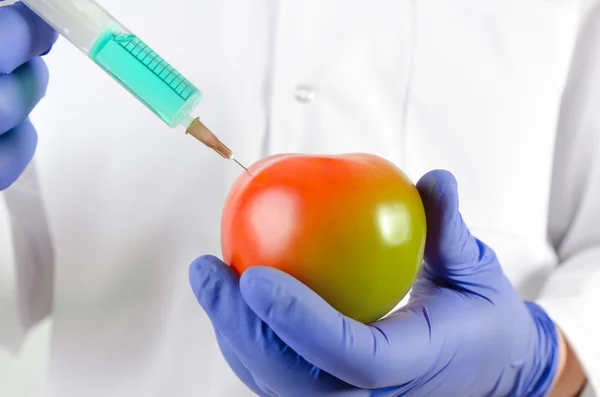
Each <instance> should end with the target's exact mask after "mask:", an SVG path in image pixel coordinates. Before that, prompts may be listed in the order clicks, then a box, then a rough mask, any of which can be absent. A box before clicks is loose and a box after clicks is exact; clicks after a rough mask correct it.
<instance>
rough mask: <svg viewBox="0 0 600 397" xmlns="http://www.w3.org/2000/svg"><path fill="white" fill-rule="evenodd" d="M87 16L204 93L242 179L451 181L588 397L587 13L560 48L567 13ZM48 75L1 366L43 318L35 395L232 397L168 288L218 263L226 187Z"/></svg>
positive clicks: (593, 278) (593, 339)
mask: <svg viewBox="0 0 600 397" xmlns="http://www.w3.org/2000/svg"><path fill="white" fill-rule="evenodd" d="M102 4H104V5H105V6H106V7H107V8H108V9H109V10H111V12H113V13H114V14H115V15H116V16H117V17H119V18H120V19H122V20H123V21H125V22H126V23H127V25H128V27H129V28H130V29H132V30H133V31H134V32H137V34H138V35H140V36H141V37H142V39H144V40H145V41H146V42H147V43H148V44H150V45H151V46H152V47H153V48H154V49H155V50H156V51H157V52H159V53H160V54H162V55H163V56H164V57H165V58H166V59H167V60H169V61H170V62H171V63H172V64H173V65H174V66H175V67H177V68H178V69H179V70H180V71H181V72H182V73H183V74H184V75H186V76H187V77H188V78H189V79H190V80H191V81H193V82H194V83H196V84H197V85H198V86H199V87H200V88H201V90H203V91H204V94H205V96H204V99H203V102H202V104H201V106H200V107H199V114H200V116H201V118H202V119H203V121H204V122H205V123H206V124H207V125H208V126H209V127H210V128H211V129H213V130H214V131H215V132H217V133H218V134H219V136H220V137H221V139H222V140H223V141H224V142H226V143H227V144H228V145H230V146H231V147H232V148H233V149H234V151H235V152H236V154H237V157H238V158H239V159H240V160H241V161H242V162H245V163H247V164H249V163H252V162H254V161H256V160H258V159H260V158H261V157H263V156H265V155H267V154H273V153H279V152H305V153H317V152H320V153H344V152H355V151H359V152H371V153H376V154H378V155H381V156H384V157H386V158H388V159H390V160H392V161H394V162H395V163H396V164H398V165H399V166H400V167H401V168H402V169H404V170H405V171H406V172H407V173H408V174H409V176H411V178H413V179H414V180H415V181H416V180H417V179H418V178H419V177H420V176H421V175H422V174H424V173H425V172H427V171H429V170H431V169H434V168H445V169H448V170H450V171H451V172H453V173H454V174H455V175H456V177H457V179H458V181H459V185H460V199H461V208H462V211H463V214H464V216H465V218H466V221H467V222H468V224H469V225H470V226H471V228H472V231H473V233H474V234H475V235H477V236H478V237H480V238H481V239H482V240H484V241H485V242H486V243H488V244H489V245H491V246H492V247H493V248H494V249H495V250H496V252H497V253H498V255H499V257H500V260H501V262H502V264H503V266H504V269H505V270H506V273H507V274H508V276H509V277H510V279H511V280H512V281H513V282H514V285H515V286H516V287H517V288H518V289H519V291H520V292H521V293H522V295H523V297H524V298H526V299H535V300H537V301H539V302H540V303H541V304H542V305H543V306H544V307H545V308H546V309H547V310H548V311H549V313H550V314H551V315H552V316H553V317H554V318H555V319H556V321H557V323H558V324H559V326H560V327H562V328H563V329H564V331H565V332H566V335H567V337H568V338H569V339H570V340H571V343H572V344H573V346H574V348H575V350H576V351H577V354H578V355H579V357H580V359H581V360H582V362H583V365H584V366H585V369H586V371H587V375H588V378H589V382H590V385H589V387H588V391H587V393H588V395H590V396H594V395H598V394H596V393H595V392H594V390H593V389H597V390H600V341H599V340H598V335H600V322H599V320H598V303H599V302H600V295H599V293H600V228H599V227H598V225H599V224H600V147H599V144H600V143H599V141H600V140H599V139H598V138H599V136H600V78H598V77H600V72H598V70H600V68H599V67H600V56H599V53H600V30H599V28H598V27H599V26H600V14H598V12H596V14H595V16H594V18H595V25H596V26H595V27H594V28H592V29H591V30H590V29H587V30H585V31H584V34H583V35H582V37H583V39H584V41H586V43H584V46H583V47H582V48H580V49H579V50H577V51H575V49H576V48H577V47H576V45H575V44H576V39H577V32H578V30H579V27H580V26H582V21H584V20H585V19H584V18H583V17H584V16H585V15H587V14H586V13H585V10H586V8H584V7H583V6H582V5H581V4H579V2H578V1H575V0H572V1H568V0H502V1H488V2H482V1H479V0H464V1H449V0H427V1H425V0H379V1H371V2H366V1H359V0H328V1H323V0H296V1H275V0H256V1H247V0H226V1H222V0H219V1H217V0H203V1H186V0H173V1H170V2H169V6H168V7H166V6H165V3H164V2H163V1H159V0H145V1H141V0H131V1H121V0H105V1H102ZM140 9H142V10H144V11H143V12H140ZM161 23H164V26H163V27H159V26H160V24H161ZM47 60H48V64H49V67H50V71H51V73H50V74H51V84H50V87H49V90H48V95H47V97H46V99H45V100H44V101H43V103H42V104H41V105H40V106H39V107H38V109H37V110H36V111H35V113H34V115H33V120H34V122H35V123H36V126H37V128H38V129H39V136H40V141H39V149H38V151H37V155H36V158H35V162H34V163H33V165H32V166H31V167H30V168H29V169H28V170H27V173H26V174H25V175H24V176H23V177H22V178H21V179H20V180H19V181H18V183H16V184H15V185H14V186H12V187H11V188H10V189H8V190H7V191H6V192H4V193H3V194H2V197H3V200H0V203H2V204H1V206H0V208H1V209H0V236H1V238H0V261H1V262H0V264H1V266H0V269H1V270H2V274H1V280H2V284H0V285H2V291H0V298H1V299H0V315H1V316H2V317H1V318H0V320H1V322H2V325H1V331H0V343H1V344H2V345H4V346H5V347H7V348H9V349H12V350H15V351H16V349H18V347H19V345H20V343H21V341H22V338H23V337H24V335H26V333H27V331H28V330H29V329H30V328H31V327H32V325H33V324H35V323H36V322H37V321H39V320H40V319H42V318H44V317H46V316H52V319H53V328H52V337H51V341H50V344H51V345H50V353H49V354H50V362H49V364H48V373H47V384H46V386H45V387H44V390H45V394H44V396H46V397H72V396H73V397H75V396H77V397H79V396H86V397H105V396H111V397H134V396H135V397H138V396H139V397H142V396H143V397H158V396H161V397H162V396H174V397H205V396H206V397H233V396H236V397H243V396H250V395H251V394H250V392H249V391H247V389H246V388H245V387H244V386H243V385H242V384H241V383H240V382H239V381H238V380H237V378H236V377H235V376H234V375H233V374H232V372H230V370H229V369H228V367H227V365H226V364H225V362H224V360H223V359H222V357H221V355H220V352H219V349H218V346H217V344H216V342H215V338H214V336H213V330H212V327H211V324H210V322H209V321H208V319H207V317H206V316H205V314H204V312H203V311H202V309H201V308H200V306H199V305H198V304H197V302H196V301H195V298H194V296H193V294H192V292H191V290H190V287H189V283H188V276H187V272H188V265H189V263H190V262H191V261H192V260H193V259H194V258H195V257H196V256H199V255H201V254H205V253H211V254H216V255H219V254H220V246H219V240H220V236H219V221H220V212H221V208H222V204H223V199H224V197H225V195H226V194H227V191H228V189H229V187H230V185H231V183H232V181H233V180H234V179H235V178H236V176H237V175H238V174H239V173H240V169H239V168H238V167H237V166H235V165H234V164H233V163H229V162H226V161H224V160H222V159H221V158H219V157H218V156H217V155H216V154H214V153H212V152H210V151H208V149H206V148H204V147H203V146H201V145H200V144H198V143H197V142H195V141H194V140H193V139H192V138H190V137H189V136H185V135H184V134H183V131H182V130H175V131H173V130H170V129H169V128H167V127H165V126H164V125H163V124H162V123H161V122H160V121H159V120H157V119H156V118H155V117H154V115H152V114H151V113H150V112H149V111H147V110H146V109H145V108H143V107H142V106H141V105H140V104H139V103H137V102H136V101H135V100H134V99H133V98H131V97H130V96H129V95H128V94H127V93H126V92H125V91H124V90H122V89H121V88H120V87H119V86H117V85H116V84H114V83H113V82H112V80H111V79H110V78H109V77H107V76H106V75H104V74H103V73H102V72H100V71H99V70H98V69H97V68H96V67H95V66H94V65H93V64H92V63H91V62H90V61H89V60H88V59H86V58H85V57H83V56H82V55H81V54H80V53H79V52H78V51H77V50H75V49H74V48H72V47H71V46H70V45H69V44H68V43H67V42H66V41H65V40H61V41H60V42H59V43H58V44H57V46H56V47H55V49H54V51H53V52H52V53H51V55H50V56H48V57H47ZM595 77H596V78H595ZM302 86H304V88H299V87H302ZM555 141H557V142H558V143H557V145H555ZM553 165H554V167H553ZM0 375H1V374H0Z"/></svg>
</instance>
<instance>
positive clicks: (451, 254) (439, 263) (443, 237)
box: [417, 170, 499, 284]
mask: <svg viewBox="0 0 600 397" xmlns="http://www.w3.org/2000/svg"><path fill="white" fill-rule="evenodd" d="M417 189H418V191H419V193H420V195H421V200H422V201H423V205H424V208H425V214H426V217H427V242H426V246H425V258H424V259H425V270H427V272H428V273H429V275H430V276H431V277H433V278H434V279H438V280H448V281H453V282H456V283H459V284H460V283H461V282H462V281H467V280H468V279H471V278H472V277H477V274H479V273H480V272H481V271H485V270H486V269H490V268H491V267H497V266H499V265H498V263H497V261H496V260H495V254H494V252H493V251H492V250H491V249H490V248H489V247H487V246H486V245H485V244H483V243H482V242H481V241H479V240H478V239H477V238H475V237H473V235H471V232H470V231H469V229H468V227H467V225H466V224H465V222H464V221H463V218H462V215H461V214H460V211H459V205H458V204H459V200H458V184H457V182H456V179H455V178H454V176H453V175H452V174H451V173H450V172H448V171H444V170H434V171H430V172H428V173H427V174H425V175H424V176H423V177H422V178H421V179H420V180H419V182H418V183H417Z"/></svg>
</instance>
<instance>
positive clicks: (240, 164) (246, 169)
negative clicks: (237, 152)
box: [231, 157, 250, 173]
mask: <svg viewBox="0 0 600 397" xmlns="http://www.w3.org/2000/svg"><path fill="white" fill-rule="evenodd" d="M231 159H232V160H233V161H235V162H236V163H237V164H238V165H239V166H240V167H242V168H243V169H244V170H245V171H246V172H247V173H250V171H248V168H246V167H244V166H243V165H242V163H240V162H239V161H237V160H236V159H235V158H233V157H232V158H231Z"/></svg>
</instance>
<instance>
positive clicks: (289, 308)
mask: <svg viewBox="0 0 600 397" xmlns="http://www.w3.org/2000/svg"><path fill="white" fill-rule="evenodd" d="M240 289H241V292H242V295H243V297H244V300H245V301H246V303H247V304H248V306H250V308H251V309H252V311H253V312H255V313H256V314H257V315H258V316H259V317H260V318H261V319H262V320H263V321H264V322H265V323H267V324H268V325H269V327H270V328H271V329H272V330H273V331H274V332H275V334H276V335H278V336H279V337H280V338H281V339H282V340H283V341H284V342H285V343H286V344H287V345H289V346H290V347H291V348H292V349H293V350H294V351H296V352H297V353H298V354H300V356H302V357H304V358H305V359H306V360H307V361H308V362H310V363H311V364H313V365H315V366H316V367H319V368H321V369H322V370H324V371H326V372H328V373H330V374H332V375H333V376H335V377H337V378H339V379H341V380H343V381H345V382H347V383H349V384H351V385H354V386H356V387H360V388H365V389H373V388H382V387H389V386H394V385H398V384H402V383H405V382H408V381H410V380H412V379H414V378H415V377H416V376H418V374H420V373H422V372H424V370H425V369H426V367H427V366H428V365H430V363H428V362H427V363H426V362H425V360H422V359H421V358H422V357H423V356H425V355H429V356H433V355H431V354H429V353H430V348H431V347H430V345H429V339H428V335H429V327H428V323H427V320H426V319H425V318H423V316H422V315H421V313H414V312H410V311H409V312H405V313H398V314H397V316H395V318H394V319H393V322H394V323H393V326H392V322H391V320H388V319H384V320H382V321H379V322H377V323H374V324H372V325H365V324H363V323H360V322H358V321H355V320H352V319H350V318H348V317H345V316H343V315H342V314H340V313H339V312H338V311H337V310H335V309H334V308H333V307H331V306H330V305H329V304H328V303H327V302H326V301H325V300H323V299H322V298H321V297H320V296H319V295H317V294H316V293H315V292H314V291H312V290H311V289H309V288H308V287H307V286H305V285H304V284H302V283H301V282H300V281H298V280H297V279H295V278H293V277H291V276H289V275H288V274H286V273H284V272H281V271H279V270H277V269H273V268H268V267H253V268H249V269H247V270H246V271H245V272H244V273H243V274H242V277H241V280H240Z"/></svg>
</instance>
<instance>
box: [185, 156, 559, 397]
mask: <svg viewBox="0 0 600 397" xmlns="http://www.w3.org/2000/svg"><path fill="white" fill-rule="evenodd" d="M222 219H223V224H222V250H223V258H224V261H225V263H224V262H222V261H221V260H219V259H217V258H215V257H213V256H203V257H200V258H198V259H197V260H196V261H194V262H193V263H192V265H191V266H190V282H191V285H192V288H193V290H194V293H195V294H196V297H197V299H198V302H199V303H200V304H201V306H202V307H203V309H204V310H205V312H206V313H207V314H208V316H209V318H210V320H211V321H212V323H213V326H214V328H215V333H216V337H217V340H218V342H219V346H220V347H221V351H222V352H223V355H224V357H225V359H226V360H227V362H228V364H229V365H230V367H231V368H232V369H233V371H234V372H235V373H236V374H237V375H238V377H239V378H240V379H241V380H242V381H243V382H244V383H245V384H246V385H247V386H248V387H249V388H250V389H252V390H253V391H254V392H255V393H257V394H258V395H261V396H278V397H287V396H302V397H305V396H344V397H346V396H357V397H358V396H361V397H362V396H365V397H366V396H405V395H407V396H408V395H409V396H417V397H420V396H423V397H424V396H443V397H447V396H519V397H521V396H526V397H538V396H539V397H542V396H547V395H548V393H549V390H550V389H551V388H552V385H553V382H554V379H555V375H556V373H557V368H558V363H559V348H558V345H559V335H558V332H557V329H556V327H555V325H554V323H553V322H552V320H551V319H550V318H549V317H548V316H547V315H546V313H545V312H544V311H543V310H542V309H541V308H540V307H538V306H537V305H535V304H533V303H531V302H524V301H523V300H521V298H520V297H519V296H518V294H517V293H516V291H515V290H514V288H513V286H512V284H511V283H510V281H509V280H508V279H507V278H506V276H505V275H504V274H503V272H502V268H501V266H500V263H499V262H498V259H497V257H496V255H495V254H494V252H493V250H492V249H490V248H489V247H488V246H486V245H485V244H484V243H483V242H482V241H480V240H478V239H477V238H475V237H473V236H472V235H471V234H470V232H469V230H468V228H467V226H466V225H465V223H464V222H463V220H462V217H461V215H460V212H459V208H458V193H457V183H456V180H455V179H454V177H453V176H452V175H451V174H450V173H449V172H446V171H432V172H429V173H428V174H426V175H425V176H423V177H422V178H421V179H420V180H419V182H418V183H417V184H416V186H414V185H413V184H412V183H411V182H410V180H409V179H408V178H407V177H406V176H405V175H404V174H403V173H402V171H401V170H399V169H398V168H397V167H395V166H394V165H392V164H391V163H389V162H387V161H385V160H383V159H381V158H378V157H376V156H372V155H362V154H360V155H359V154H353V155H343V156H308V155H307V156H302V155H279V156H273V157H270V158H267V159H265V160H263V161H260V162H258V163H257V164H255V165H254V166H252V167H251V168H250V169H249V174H245V175H241V176H240V178H239V179H238V180H237V181H236V183H235V185H234V186H233V188H232V190H231V192H230V195H229V197H228V199H227V202H226V204H225V208H224V211H223V218H222ZM425 241H426V244H424V243H425ZM422 259H424V261H422ZM421 264H422V265H421ZM411 287H412V290H411V295H410V300H409V302H408V304H407V305H405V306H403V307H401V308H400V309H398V310H397V311H395V312H393V313H392V314H390V315H389V316H386V317H383V316H384V315H385V314H386V313H387V312H388V311H389V310H391V309H392V308H393V307H394V306H396V304H397V303H398V302H399V301H400V300H401V299H402V297H404V296H405V295H406V293H407V292H408V290H409V289H410V288H411ZM382 317H383V318H382Z"/></svg>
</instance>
